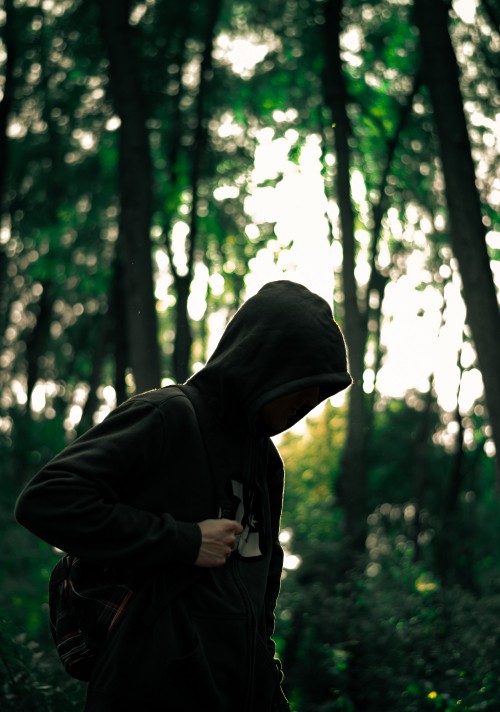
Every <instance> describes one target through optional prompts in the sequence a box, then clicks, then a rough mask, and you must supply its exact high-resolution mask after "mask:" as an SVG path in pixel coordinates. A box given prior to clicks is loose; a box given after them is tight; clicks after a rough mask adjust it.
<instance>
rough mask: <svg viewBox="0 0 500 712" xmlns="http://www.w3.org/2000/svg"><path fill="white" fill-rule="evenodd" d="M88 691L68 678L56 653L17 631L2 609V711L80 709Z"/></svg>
mask: <svg viewBox="0 0 500 712" xmlns="http://www.w3.org/2000/svg"><path fill="white" fill-rule="evenodd" d="M84 694H85V686H84V685H83V684H82V683H78V682H76V681H75V680H72V679H71V678H68V677H67V675H66V673H65V672H64V670H63V667H62V665H61V663H60V661H59V659H58V658H57V656H56V654H55V652H54V651H53V650H52V649H44V648H43V647H42V646H41V645H40V643H38V642H37V641H35V640H33V639H30V638H29V637H28V636H27V635H26V634H25V633H20V634H19V633H16V629H15V628H14V627H13V626H12V624H11V622H10V621H9V620H8V619H7V618H6V617H5V611H4V610H2V609H0V704H1V708H2V712H71V710H75V712H76V711H77V710H81V709H82V708H83V703H84Z"/></svg>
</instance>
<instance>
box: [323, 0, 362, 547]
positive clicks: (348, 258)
mask: <svg viewBox="0 0 500 712" xmlns="http://www.w3.org/2000/svg"><path fill="white" fill-rule="evenodd" d="M342 5H343V2H342V0H327V2H326V5H325V20H326V23H325V30H326V37H325V40H326V57H327V67H326V73H325V85H324V91H325V99H326V103H327V106H328V107H329V108H330V111H331V116H332V120H333V122H334V124H335V128H334V132H335V148H336V156H337V174H336V190H337V200H338V204H339V211H340V225H341V232H342V247H343V265H342V279H343V286H344V309H345V321H344V325H343V326H344V332H345V337H346V341H347V346H348V350H349V366H350V370H351V375H352V378H353V384H352V386H351V390H350V393H349V415H348V425H347V439H346V443H345V446H344V452H343V456H342V466H341V474H340V484H339V488H338V494H339V497H340V500H341V504H342V506H343V508H344V516H345V533H346V536H347V539H348V543H349V544H350V545H351V546H352V547H353V548H354V549H356V550H362V549H364V544H365V538H366V514H367V511H366V507H367V504H366V501H367V482H366V437H365V436H366V428H365V421H366V415H365V400H364V392H363V369H364V355H365V329H364V315H363V314H362V313H361V310H360V308H359V305H358V297H357V289H356V279H355V276H354V269H355V266H356V264H355V239H354V211H353V206H352V202H351V187H350V170H349V162H350V151H349V143H348V141H349V136H350V134H351V126H350V122H349V117H348V115H347V106H346V105H347V92H346V88H345V81H344V77H343V73H342V60H341V57H340V31H341V16H342Z"/></svg>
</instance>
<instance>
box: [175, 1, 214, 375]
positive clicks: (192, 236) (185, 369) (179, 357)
mask: <svg viewBox="0 0 500 712" xmlns="http://www.w3.org/2000/svg"><path fill="white" fill-rule="evenodd" d="M221 7H222V0H211V3H210V6H209V9H208V17H207V26H206V30H205V47H204V50H203V57H202V61H201V67H200V84H199V87H198V95H197V98H196V117H195V121H196V123H195V129H194V135H193V143H192V151H191V156H190V158H191V167H190V186H191V196H192V201H191V216H190V225H189V244H188V248H187V274H186V275H179V274H178V273H177V271H176V270H175V266H174V263H173V259H172V257H173V255H172V250H171V246H170V244H169V243H168V244H167V248H168V251H169V259H170V265H171V269H172V275H173V278H174V288H175V291H176V297H177V298H176V304H175V343H174V355H173V365H174V375H175V379H176V380H177V381H179V382H183V381H185V380H186V379H187V378H188V376H189V365H190V360H191V346H192V343H193V335H192V332H191V324H190V321H189V314H188V308H187V307H188V299H189V291H190V287H191V282H192V280H193V276H194V254H195V249H196V245H197V238H198V202H199V183H200V177H201V173H202V161H203V157H204V155H205V149H206V143H207V126H206V117H207V90H208V87H209V84H210V81H211V79H212V65H213V61H212V53H213V46H214V38H215V28H216V25H217V22H218V19H219V15H220V10H221ZM167 240H168V238H167Z"/></svg>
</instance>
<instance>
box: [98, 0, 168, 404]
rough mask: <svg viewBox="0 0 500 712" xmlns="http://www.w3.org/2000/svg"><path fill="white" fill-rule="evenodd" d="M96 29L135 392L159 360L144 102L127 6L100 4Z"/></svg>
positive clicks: (116, 1)
mask: <svg viewBox="0 0 500 712" xmlns="http://www.w3.org/2000/svg"><path fill="white" fill-rule="evenodd" d="M99 6H100V12H101V28H102V36H103V39H104V43H105V45H106V48H107V52H108V57H109V77H110V90H111V95H112V98H113V103H114V107H115V110H116V113H117V114H118V116H119V117H120V119H121V127H120V158H119V193H120V204H121V211H120V223H119V229H120V241H121V243H122V255H123V271H124V280H125V285H126V289H125V294H126V311H127V326H128V344H129V347H128V351H129V355H130V366H131V368H132V371H133V374H134V379H135V384H136V388H137V391H139V392H140V391H144V390H148V389H150V388H155V387H157V386H158V385H159V383H160V377H161V374H160V357H159V348H158V334H157V319H156V309H155V299H154V279H153V266H152V259H151V241H150V234H149V233H150V223H151V204H152V184H153V179H152V166H151V156H150V148H149V138H148V132H147V128H146V113H145V102H144V96H143V93H142V89H141V86H140V81H139V76H138V72H137V57H136V53H135V51H134V47H133V43H132V38H131V28H130V25H129V22H128V17H129V8H130V3H129V2H127V1H126V0H101V1H100V3H99Z"/></svg>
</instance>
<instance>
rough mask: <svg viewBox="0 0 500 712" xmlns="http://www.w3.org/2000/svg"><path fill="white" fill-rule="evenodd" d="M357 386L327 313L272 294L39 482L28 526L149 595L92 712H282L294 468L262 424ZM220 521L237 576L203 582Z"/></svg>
mask: <svg viewBox="0 0 500 712" xmlns="http://www.w3.org/2000/svg"><path fill="white" fill-rule="evenodd" d="M350 383H351V378H350V376H349V374H348V372H347V364H346V351H345V345H344V340H343V337H342V334H341V332H340V330H339V328H338V326H337V325H336V323H335V322H334V320H333V317H332V313H331V310H330V308H329V306H328V304H327V303H326V302H325V301H324V300H323V299H321V298H320V297H318V296H317V295H315V294H313V293H311V292H310V291H309V290H307V289H306V288H305V287H303V286H301V285H298V284H295V283H292V282H288V281H278V282H272V283H270V284H267V285H266V286H264V287H263V288H262V289H261V290H260V291H259V292H258V293H257V294H256V295H255V296H254V297H252V298H250V299H249V300H248V301H247V302H246V303H245V304H244V305H243V306H242V307H241V308H240V309H239V311H238V312H237V313H236V315H235V316H234V317H233V319H232V320H231V321H230V322H229V324H228V326H227V328H226V330H225V332H224V334H223V336H222V338H221V340H220V342H219V345H218V346H217V348H216V350H215V352H214V353H213V355H212V356H211V358H210V359H209V360H208V362H207V364H206V365H205V367H204V368H203V369H201V370H200V371H199V372H198V373H197V374H196V375H194V376H193V377H192V378H191V379H190V380H189V381H188V382H187V384H185V385H184V386H181V387H177V386H173V387H167V388H163V389H158V390H156V391H150V392H148V393H145V394H141V395H139V396H136V397H134V398H131V399H130V400H129V401H127V402H126V403H124V404H123V405H122V406H120V407H118V408H117V409H115V410H114V411H113V412H112V413H111V414H110V415H109V416H108V417H107V418H106V419H105V420H104V421H103V422H102V423H101V424H99V425H97V426H95V427H94V428H92V429H91V430H90V431H89V432H88V433H86V434H85V435H84V436H82V437H81V438H79V439H78V440H76V441H75V442H74V443H73V444H72V445H70V446H69V447H68V448H66V450H64V451H63V452H62V453H61V454H59V455H58V456H57V457H56V458H54V459H53V460H52V461H51V462H50V463H49V464H48V465H47V466H46V467H45V468H44V469H43V470H41V472H39V473H38V474H37V475H36V476H35V478H34V479H33V480H32V481H31V482H30V483H29V484H28V486H27V487H26V489H25V490H24V492H23V493H22V494H21V496H20V498H19V500H18V504H17V508H16V516H17V518H18V521H19V522H20V523H21V524H23V525H24V526H26V527H27V528H29V529H30V530H31V531H33V532H34V533H35V534H37V535H38V536H40V537H41V538H42V539H44V540H46V541H48V542H49V543H51V544H52V545H54V546H56V547H58V548H59V549H62V550H64V551H67V552H70V553H73V554H75V555H77V556H80V557H81V558H83V559H87V560H89V561H92V562H94V563H100V564H102V565H105V566H111V567H113V568H115V569H117V570H119V571H121V572H122V575H131V576H133V577H134V579H135V580H136V581H137V580H138V579H139V580H141V581H142V582H143V585H141V586H138V587H137V588H138V590H137V594H136V595H135V598H134V599H133V601H132V604H131V605H130V606H129V608H128V609H127V613H126V615H125V616H123V618H122V620H121V622H120V623H119V624H118V625H117V627H116V629H115V630H114V631H113V634H112V635H111V636H110V637H109V638H108V640H107V643H106V646H105V648H104V650H103V652H102V654H101V657H100V659H99V660H98V664H97V666H96V671H95V673H94V675H93V678H92V680H91V682H90V685H89V696H88V703H87V708H86V709H87V710H88V712H99V711H100V710H107V712H110V711H111V710H115V709H116V710H118V709H124V708H125V709H126V708H127V706H126V705H127V703H133V704H135V705H137V706H138V705H140V706H141V708H142V709H143V710H144V712H147V711H149V710H151V712H152V711H153V710H156V709H160V708H161V709H168V710H175V712H191V711H192V710H195V709H203V710H207V711H208V710H213V712H233V710H236V709H237V710H238V711H241V712H245V711H247V712H265V711H266V710H271V709H273V708H272V700H273V699H275V698H276V690H277V687H278V686H279V676H278V673H277V670H276V665H275V662H274V660H273V655H274V644H273V642H272V638H271V635H272V633H273V628H274V607H275V603H276V598H277V595H278V592H279V581H280V575H281V567H282V551H281V548H280V546H279V541H278V533H279V519H280V515H281V503H282V493H283V468H282V463H281V459H280V458H279V455H278V454H277V451H276V449H275V448H274V446H273V444H272V442H271V441H270V439H269V435H272V434H274V433H269V432H266V431H265V428H264V427H263V425H262V423H261V422H260V418H259V413H260V411H261V408H262V406H263V405H265V404H266V403H269V402H272V401H274V400H275V399H276V398H279V397H281V396H284V395H286V394H289V393H294V392H297V391H301V390H303V389H306V388H310V387H312V386H315V387H319V400H320V401H322V400H324V399H325V398H327V397H329V396H331V395H333V394H335V393H337V392H339V391H341V390H343V389H344V388H346V387H347V386H348V385H349V384H350ZM303 415H305V413H304V412H302V411H301V412H297V413H296V414H295V415H294V416H293V417H292V419H291V420H290V422H289V423H288V424H287V427H289V426H290V425H292V424H293V422H295V421H297V420H299V419H300V418H301V417H303ZM220 515H222V516H226V517H230V518H236V519H238V520H239V521H240V522H241V523H242V525H243V527H244V531H243V533H242V534H241V536H240V537H239V541H238V546H237V548H236V551H235V552H234V553H233V554H232V555H231V557H230V559H229V561H228V563H227V564H226V565H225V566H223V567H220V568H215V569H207V570H203V571H200V569H198V568H197V567H195V566H193V563H194V561H195V560H196V558H197V555H198V551H199V546H200V540H201V533H200V529H199V527H198V526H197V524H196V523H197V522H200V521H203V520H204V519H208V518H214V517H217V516H220Z"/></svg>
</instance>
